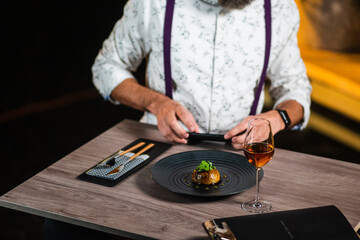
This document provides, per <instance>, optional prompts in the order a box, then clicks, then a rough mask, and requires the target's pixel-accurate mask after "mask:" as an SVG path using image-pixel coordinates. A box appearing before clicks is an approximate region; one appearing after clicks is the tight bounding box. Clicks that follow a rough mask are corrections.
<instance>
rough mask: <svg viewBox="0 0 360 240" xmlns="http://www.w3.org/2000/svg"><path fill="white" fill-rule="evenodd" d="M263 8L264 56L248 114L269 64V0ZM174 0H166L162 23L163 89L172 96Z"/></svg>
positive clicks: (256, 102)
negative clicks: (171, 48)
mask: <svg viewBox="0 0 360 240" xmlns="http://www.w3.org/2000/svg"><path fill="white" fill-rule="evenodd" d="M264 2H265V3H264V8H265V30H266V31H265V32H266V33H265V35H266V39H265V57H264V66H263V70H262V72H261V77H260V81H259V85H258V87H257V89H256V92H255V98H254V102H253V105H252V107H251V112H250V115H255V114H256V109H257V106H258V103H259V98H260V94H261V91H262V88H263V86H264V83H265V78H266V71H267V67H268V64H269V58H270V47H271V0H264ZM174 6H175V0H167V4H166V12H165V23H164V38H163V44H164V51H163V52H164V70H165V91H166V96H168V97H169V98H172V77H171V61H170V60H171V58H170V52H171V51H170V47H171V26H172V19H173V14H174Z"/></svg>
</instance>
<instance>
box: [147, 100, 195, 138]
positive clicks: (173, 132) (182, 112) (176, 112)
mask: <svg viewBox="0 0 360 240" xmlns="http://www.w3.org/2000/svg"><path fill="white" fill-rule="evenodd" d="M149 110H150V111H151V112H152V113H153V114H154V115H155V116H156V118H157V124H158V128H159V130H160V132H161V133H162V134H163V136H164V137H165V138H166V139H168V140H170V141H174V142H178V143H185V144H186V143H187V140H186V139H187V138H188V137H189V134H188V133H187V131H186V130H185V129H184V128H183V127H182V126H181V125H180V124H179V122H178V121H179V120H180V121H181V122H182V123H183V124H184V125H185V126H186V127H187V128H188V129H189V131H190V132H199V126H198V125H197V123H196V121H195V119H194V117H193V115H192V114H191V113H190V111H189V110H187V109H186V108H185V107H184V106H183V105H181V104H180V103H178V102H176V101H174V100H172V99H169V98H167V97H165V96H163V97H162V96H161V97H159V99H157V100H156V101H154V102H152V103H151V104H150V106H149Z"/></svg>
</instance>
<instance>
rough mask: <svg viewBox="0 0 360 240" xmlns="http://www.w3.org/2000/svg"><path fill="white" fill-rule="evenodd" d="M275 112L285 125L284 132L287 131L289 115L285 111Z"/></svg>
mask: <svg viewBox="0 0 360 240" xmlns="http://www.w3.org/2000/svg"><path fill="white" fill-rule="evenodd" d="M275 110H276V111H278V113H279V114H280V117H281V119H282V120H283V122H284V123H285V128H284V130H286V129H288V128H289V127H290V124H291V121H290V118H289V115H288V114H287V112H286V111H285V110H281V109H275Z"/></svg>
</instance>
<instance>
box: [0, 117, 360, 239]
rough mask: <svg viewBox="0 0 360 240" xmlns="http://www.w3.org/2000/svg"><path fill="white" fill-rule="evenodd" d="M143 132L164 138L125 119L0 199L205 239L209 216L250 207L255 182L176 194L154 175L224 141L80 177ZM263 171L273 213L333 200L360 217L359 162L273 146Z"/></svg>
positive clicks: (154, 233) (135, 234) (112, 228)
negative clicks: (126, 169) (93, 179)
mask: <svg viewBox="0 0 360 240" xmlns="http://www.w3.org/2000/svg"><path fill="white" fill-rule="evenodd" d="M138 138H149V139H152V140H157V141H162V142H167V141H166V140H165V139H164V138H163V137H162V136H161V134H160V132H159V131H158V130H157V128H156V127H155V126H150V125H146V124H142V123H138V122H135V121H131V120H124V121H122V122H121V123H119V124H117V125H115V126H114V127H112V128H111V129H109V130H108V131H106V132H104V133H103V134H101V135H99V136H98V137H96V138H94V139H93V140H91V141H90V142H88V143H86V144H85V145H83V146H82V147H80V148H78V149H77V150H75V151H74V152H72V153H70V154H69V155H67V156H65V157H64V158H62V159H60V160H59V161H58V162H56V163H55V164H53V165H51V166H50V167H48V168H47V169H45V170H43V171H42V172H40V173H39V174H37V175H35V176H34V177H32V178H30V179H29V180H27V181H25V182H24V183H22V184H21V185H19V186H18V187H16V188H14V189H13V190H11V191H10V192H8V193H6V194H4V195H3V196H1V198H0V206H3V207H7V208H11V209H15V210H19V211H23V212H27V213H31V214H35V215H38V216H42V217H46V218H51V219H56V220H60V221H64V222H67V223H72V224H75V225H80V226H85V227H88V228H92V229H96V230H101V231H104V232H108V233H112V234H116V235H119V236H124V237H129V238H133V239H143V238H150V239H151V238H155V239H207V237H208V235H207V233H206V232H205V230H204V229H203V227H202V223H203V222H204V221H205V220H209V219H213V218H222V217H232V216H239V215H246V214H248V213H246V212H244V211H243V210H242V209H241V207H240V205H241V203H242V202H243V201H247V200H249V199H251V198H253V197H254V195H255V188H253V189H251V190H248V191H246V192H243V193H240V194H236V195H233V196H230V197H222V198H215V199H204V198H196V197H191V196H185V195H180V194H176V193H172V192H170V191H168V190H166V189H164V188H163V187H161V186H159V185H158V184H156V183H155V182H154V181H153V180H152V179H151V176H150V169H151V167H152V166H153V165H154V164H155V163H156V162H157V161H159V160H160V159H162V158H164V157H166V156H168V155H171V154H175V153H179V152H184V151H192V150H204V149H211V150H224V151H233V150H232V149H231V148H230V146H228V145H225V144H223V143H216V142H203V143H200V144H197V145H180V144H174V146H172V147H171V148H170V149H169V150H167V151H166V152H164V153H163V154H161V155H160V156H159V157H157V158H156V159H154V160H153V161H152V162H151V163H150V164H148V165H146V166H145V167H144V168H142V169H140V170H139V171H137V172H136V173H134V174H132V175H131V176H129V177H128V178H127V179H125V180H124V181H122V182H120V183H119V184H117V185H116V186H115V187H105V186H101V185H98V184H94V183H89V182H85V181H81V180H78V179H77V176H78V175H80V174H81V173H83V172H84V171H86V170H87V169H88V168H89V167H91V166H93V165H95V164H96V163H98V162H99V161H100V160H101V159H103V158H105V157H106V156H108V155H110V154H111V153H113V152H115V151H116V150H118V149H119V148H121V147H123V146H126V145H127V144H129V143H131V142H132V141H135V140H136V139H138ZM233 152H236V153H239V154H242V152H240V151H233ZM264 172H265V175H264V178H263V180H262V181H261V190H260V197H261V198H263V199H266V200H267V201H269V202H271V203H272V205H273V209H272V211H273V212H275V211H283V210H291V209H299V208H308V207H316V206H325V205H335V206H336V207H338V208H339V209H340V210H341V211H342V212H343V214H344V215H345V217H346V218H347V219H348V221H349V222H350V223H351V225H352V226H353V227H355V225H356V224H357V223H358V222H359V221H360V207H359V200H360V188H359V183H360V165H359V164H353V163H347V162H342V161H339V160H334V159H328V158H323V157H317V156H312V155H308V154H302V153H297V152H292V151H286V150H282V149H276V150H275V155H274V158H273V160H271V161H270V162H269V163H268V164H267V165H266V166H265V167H264Z"/></svg>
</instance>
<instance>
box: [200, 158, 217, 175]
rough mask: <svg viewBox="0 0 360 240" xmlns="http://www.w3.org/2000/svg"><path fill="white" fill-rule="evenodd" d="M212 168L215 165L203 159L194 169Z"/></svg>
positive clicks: (205, 169)
mask: <svg viewBox="0 0 360 240" xmlns="http://www.w3.org/2000/svg"><path fill="white" fill-rule="evenodd" d="M213 169H216V167H214V166H213V165H212V162H210V161H204V160H203V161H201V163H200V164H199V166H198V167H197V168H196V169H195V170H196V171H197V172H206V171H210V170H213Z"/></svg>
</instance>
